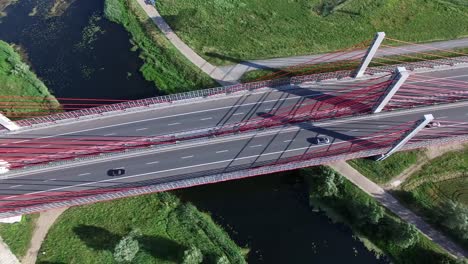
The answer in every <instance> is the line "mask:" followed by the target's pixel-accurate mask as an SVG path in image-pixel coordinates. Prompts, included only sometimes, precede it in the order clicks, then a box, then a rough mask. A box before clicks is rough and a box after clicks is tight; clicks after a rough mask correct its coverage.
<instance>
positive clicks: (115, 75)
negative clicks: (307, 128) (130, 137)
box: [0, 0, 387, 264]
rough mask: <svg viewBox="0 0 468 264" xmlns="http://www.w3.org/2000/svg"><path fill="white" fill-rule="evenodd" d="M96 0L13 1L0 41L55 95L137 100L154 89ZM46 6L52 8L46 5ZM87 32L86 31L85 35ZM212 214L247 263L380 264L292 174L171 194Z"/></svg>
mask: <svg viewBox="0 0 468 264" xmlns="http://www.w3.org/2000/svg"><path fill="white" fill-rule="evenodd" d="M103 5H104V4H103V0H72V1H71V4H70V5H69V6H58V8H57V6H56V8H55V9H54V8H53V6H54V1H53V0H47V1H46V0H20V1H18V2H17V3H16V4H13V5H10V6H9V7H7V8H6V10H5V12H6V13H7V15H6V16H5V17H3V18H0V39H2V40H5V41H7V42H10V43H15V44H16V45H18V46H19V47H20V48H21V49H22V50H23V51H24V54H25V56H26V57H27V60H28V62H29V63H30V65H31V66H32V68H33V70H34V71H35V72H36V73H37V75H38V76H39V78H40V79H42V80H43V81H44V82H45V83H46V85H47V86H48V87H49V89H50V90H51V91H52V92H53V94H54V95H56V96H57V97H66V98H74V97H76V98H111V99H137V98H145V97H150V96H155V95H158V94H160V93H159V92H158V90H157V88H156V87H154V85H153V84H152V83H150V82H147V81H145V80H144V79H143V78H142V76H141V74H139V71H138V69H139V68H140V67H141V65H142V61H141V60H140V59H139V57H138V53H137V52H132V51H131V48H132V45H131V43H130V42H129V34H128V33H127V32H126V31H125V30H124V29H123V27H121V26H120V25H117V24H114V23H111V22H109V21H107V20H106V19H104V18H102V14H103ZM51 10H52V11H51ZM90 32H91V33H90ZM177 193H178V195H179V196H180V197H181V198H182V199H184V200H187V201H190V202H192V203H193V204H195V205H196V206H197V207H199V208H200V209H201V210H203V211H206V212H209V213H210V214H212V216H213V218H214V219H215V221H216V222H218V223H219V224H221V225H222V226H223V227H224V228H225V230H226V231H227V232H228V233H229V234H230V236H231V237H232V238H233V239H234V240H235V241H236V243H238V244H239V245H241V246H247V247H249V248H250V249H251V251H250V253H249V256H248V262H249V263H288V264H289V263H360V264H366V263H387V261H384V260H379V259H377V258H376V257H375V256H374V254H373V253H371V252H369V251H368V250H367V249H366V248H365V247H364V245H363V244H362V243H361V242H360V241H358V240H356V239H355V238H354V237H353V234H352V232H351V230H350V229H349V228H348V227H346V226H344V225H342V224H336V223H332V222H331V221H330V220H329V219H328V217H326V216H325V215H323V214H322V213H316V212H313V211H312V210H311V209H310V207H309V205H308V201H307V194H306V189H305V187H304V184H303V182H302V180H301V178H300V177H297V176H295V175H288V174H283V175H267V176H261V177H256V178H251V179H246V180H239V181H233V182H225V183H218V184H213V185H208V186H200V187H194V188H189V189H186V190H182V191H179V192H177Z"/></svg>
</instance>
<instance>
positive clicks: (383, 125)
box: [378, 125, 388, 127]
mask: <svg viewBox="0 0 468 264" xmlns="http://www.w3.org/2000/svg"><path fill="white" fill-rule="evenodd" d="M378 127H388V125H381V126H378Z"/></svg>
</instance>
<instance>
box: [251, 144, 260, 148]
mask: <svg viewBox="0 0 468 264" xmlns="http://www.w3.org/2000/svg"><path fill="white" fill-rule="evenodd" d="M261 146H262V145H254V146H250V147H251V148H259V147H261Z"/></svg>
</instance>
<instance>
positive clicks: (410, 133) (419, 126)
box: [377, 114, 434, 161]
mask: <svg viewBox="0 0 468 264" xmlns="http://www.w3.org/2000/svg"><path fill="white" fill-rule="evenodd" d="M432 120H434V116H433V115H431V114H429V115H424V117H423V118H422V119H420V120H419V121H418V122H417V123H416V124H415V125H414V128H413V129H412V130H411V131H408V132H406V134H405V135H404V136H403V138H402V139H400V140H399V141H398V142H397V143H396V144H395V145H394V146H393V147H392V148H391V149H390V150H389V151H388V152H387V153H385V154H383V155H382V156H380V157H379V158H377V160H378V161H382V160H384V159H386V158H388V157H390V155H392V154H393V153H394V152H396V151H398V150H400V149H401V148H402V147H403V146H404V145H405V144H406V143H407V142H408V141H410V140H411V139H412V138H413V137H414V136H416V135H417V134H418V133H419V131H421V130H422V129H424V127H425V126H426V125H427V124H429V123H430V122H431V121H432Z"/></svg>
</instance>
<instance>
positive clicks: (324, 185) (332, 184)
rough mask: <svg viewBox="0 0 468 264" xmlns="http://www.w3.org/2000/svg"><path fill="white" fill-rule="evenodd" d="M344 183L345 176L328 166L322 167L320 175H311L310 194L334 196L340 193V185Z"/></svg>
mask: <svg viewBox="0 0 468 264" xmlns="http://www.w3.org/2000/svg"><path fill="white" fill-rule="evenodd" d="M342 183H343V177H342V176H341V175H340V174H338V173H336V172H335V171H334V170H332V169H330V168H328V167H322V169H321V170H320V175H319V176H312V177H310V187H311V192H310V194H311V195H313V196H316V197H332V196H337V195H338V186H339V185H340V184H342Z"/></svg>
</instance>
